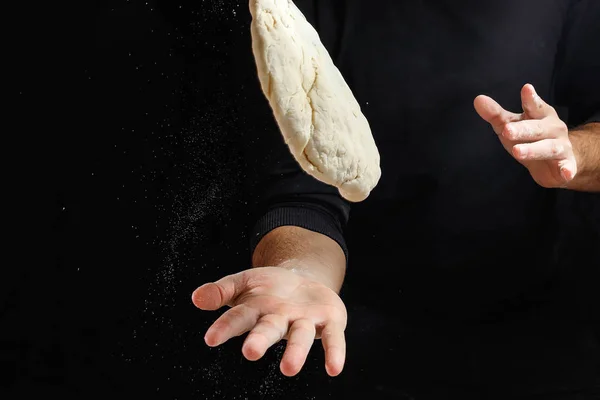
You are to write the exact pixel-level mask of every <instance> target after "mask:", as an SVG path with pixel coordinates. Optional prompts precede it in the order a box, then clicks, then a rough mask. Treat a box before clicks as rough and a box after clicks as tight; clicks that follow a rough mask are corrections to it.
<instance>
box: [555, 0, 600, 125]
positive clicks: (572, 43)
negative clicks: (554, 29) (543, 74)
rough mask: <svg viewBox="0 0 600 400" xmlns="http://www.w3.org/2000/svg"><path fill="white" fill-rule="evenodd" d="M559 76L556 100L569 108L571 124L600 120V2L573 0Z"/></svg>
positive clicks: (560, 51)
mask: <svg viewBox="0 0 600 400" xmlns="http://www.w3.org/2000/svg"><path fill="white" fill-rule="evenodd" d="M555 76H556V90H557V92H556V102H557V105H559V106H562V107H565V108H566V109H567V113H568V114H567V115H568V117H567V121H565V122H567V125H568V126H569V127H570V128H572V127H576V126H578V125H583V124H586V123H589V122H600V1H597V0H573V1H572V5H571V8H570V11H569V14H568V16H567V20H566V24H565V28H564V32H563V38H562V41H561V45H560V46H559V49H558V55H557V66H556V75H555Z"/></svg>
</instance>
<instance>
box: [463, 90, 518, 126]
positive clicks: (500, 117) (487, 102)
mask: <svg viewBox="0 0 600 400" xmlns="http://www.w3.org/2000/svg"><path fill="white" fill-rule="evenodd" d="M473 105H474V106H475V111H477V113H478V114H479V116H480V117H481V118H483V119H484V120H485V121H486V122H488V123H489V124H490V125H491V126H492V128H494V132H496V134H498V135H499V134H501V133H502V131H503V130H504V125H506V124H508V123H510V122H517V121H521V119H522V115H521V114H515V113H513V112H510V111H506V110H505V109H504V108H502V106H500V104H498V103H497V102H496V100H494V99H492V98H491V97H488V96H484V95H479V96H477V97H476V98H475V101H474V102H473Z"/></svg>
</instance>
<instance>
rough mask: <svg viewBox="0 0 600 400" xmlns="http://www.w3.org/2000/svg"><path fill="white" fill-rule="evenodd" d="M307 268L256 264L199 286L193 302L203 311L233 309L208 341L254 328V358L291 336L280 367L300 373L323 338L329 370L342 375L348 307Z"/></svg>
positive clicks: (250, 344) (249, 342)
mask: <svg viewBox="0 0 600 400" xmlns="http://www.w3.org/2000/svg"><path fill="white" fill-rule="evenodd" d="M303 270H306V268H303V267H302V266H301V265H299V266H298V270H296V269H291V270H290V269H287V268H282V267H260V268H253V269H249V270H246V271H242V272H239V273H237V274H234V275H229V276H226V277H224V278H222V279H219V280H218V281H216V282H213V283H206V284H204V285H202V286H200V287H199V288H198V289H196V290H195V291H194V293H193V294H192V301H193V303H194V305H195V306H196V307H198V308H199V309H201V310H217V309H219V308H221V307H224V306H229V307H231V308H230V309H229V310H227V311H225V312H224V313H223V314H222V315H221V316H220V317H219V318H218V319H217V320H216V321H215V323H213V324H212V326H211V327H210V328H209V329H208V331H207V332H206V335H205V337H204V340H205V341H206V344H208V345H209V346H218V345H220V344H222V343H224V342H226V341H227V340H229V339H230V338H232V337H234V336H240V335H243V334H244V333H246V332H250V333H249V334H248V336H247V337H246V339H245V341H244V344H243V346H242V353H243V354H244V356H245V357H246V358H247V359H248V360H250V361H254V360H258V359H259V358H261V357H262V356H263V355H264V354H265V352H266V351H267V349H268V348H269V347H271V346H272V345H274V344H275V343H277V342H279V341H280V340H282V339H286V340H287V347H286V350H285V352H284V354H283V357H282V360H281V364H280V369H281V372H282V373H283V374H284V375H286V376H294V375H296V374H297V373H298V372H299V371H300V369H301V368H302V366H303V365H304V362H305V361H306V357H307V355H308V352H309V350H310V348H311V346H312V344H313V341H314V340H315V339H321V341H322V344H323V348H324V349H325V368H326V370H327V373H328V374H329V375H330V376H337V375H339V374H340V372H341V371H342V368H343V366H344V360H345V357H346V341H345V338H344V330H345V329H346V323H347V314H346V307H345V306H344V303H343V302H342V300H341V299H340V297H339V296H338V295H337V293H336V292H334V291H333V290H332V289H330V288H328V287H327V286H325V285H324V284H322V283H320V282H318V281H317V280H314V279H311V278H310V276H309V275H308V276H307V275H305V274H304V273H303V272H302V271H303Z"/></svg>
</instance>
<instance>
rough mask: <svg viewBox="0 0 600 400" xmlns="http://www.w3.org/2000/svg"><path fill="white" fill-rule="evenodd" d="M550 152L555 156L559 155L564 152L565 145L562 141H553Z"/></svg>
mask: <svg viewBox="0 0 600 400" xmlns="http://www.w3.org/2000/svg"><path fill="white" fill-rule="evenodd" d="M550 152H551V154H552V155H553V156H557V155H559V154H561V153H562V152H563V145H562V144H560V143H556V142H553V143H552V145H551V146H550Z"/></svg>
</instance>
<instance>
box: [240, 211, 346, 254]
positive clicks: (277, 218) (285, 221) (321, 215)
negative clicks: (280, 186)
mask: <svg viewBox="0 0 600 400" xmlns="http://www.w3.org/2000/svg"><path fill="white" fill-rule="evenodd" d="M280 226H298V227H300V228H304V229H308V230H310V231H313V232H317V233H321V234H323V235H325V236H328V237H329V238H331V239H333V240H335V241H336V242H337V243H338V244H339V245H340V247H341V248H342V250H343V251H344V255H345V256H346V264H347V263H348V247H347V246H346V241H345V240H344V235H343V234H342V228H341V227H340V225H339V223H338V222H337V221H336V219H335V218H334V217H333V216H332V215H331V214H330V213H329V212H328V211H327V210H326V209H323V208H322V207H319V206H316V205H306V204H302V205H300V204H298V205H294V206H290V205H280V206H276V207H273V208H271V209H269V210H268V211H267V212H266V213H265V214H264V215H263V216H262V217H260V218H259V220H258V221H257V222H256V224H255V225H254V229H253V230H252V232H251V234H250V254H253V253H254V249H255V248H256V246H257V245H258V243H259V242H260V241H261V239H262V238H263V237H264V236H265V235H266V234H267V233H269V232H271V231H272V230H273V229H275V228H278V227H280Z"/></svg>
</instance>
